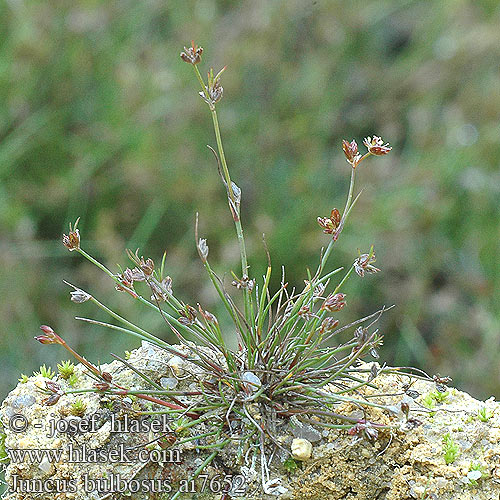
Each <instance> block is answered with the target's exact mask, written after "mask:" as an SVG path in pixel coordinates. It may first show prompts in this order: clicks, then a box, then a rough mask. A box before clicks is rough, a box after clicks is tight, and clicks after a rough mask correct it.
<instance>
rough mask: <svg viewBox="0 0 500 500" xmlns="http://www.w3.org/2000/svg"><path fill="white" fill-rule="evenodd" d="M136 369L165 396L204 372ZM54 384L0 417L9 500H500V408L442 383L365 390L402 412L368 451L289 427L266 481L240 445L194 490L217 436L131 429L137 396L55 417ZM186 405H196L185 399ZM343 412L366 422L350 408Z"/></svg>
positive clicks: (387, 420)
mask: <svg viewBox="0 0 500 500" xmlns="http://www.w3.org/2000/svg"><path fill="white" fill-rule="evenodd" d="M176 349H178V350H179V351H181V352H185V349H186V348H185V347H182V346H176ZM207 355H208V353H207ZM128 362H129V363H130V364H131V365H133V366H134V367H136V368H137V369H139V370H140V371H141V372H142V373H144V374H145V375H146V376H147V377H149V378H151V379H152V380H153V381H154V382H155V383H157V384H158V385H160V386H163V387H167V388H171V389H174V388H175V391H186V390H193V388H195V387H196V384H195V380H196V378H197V377H199V373H198V372H197V367H196V365H194V364H192V363H189V362H187V361H186V360H184V359H182V358H180V357H177V356H175V357H173V356H172V355H170V354H169V353H167V352H166V351H164V350H162V349H159V348H157V347H155V346H153V345H152V344H149V343H147V342H145V343H143V345H142V347H141V348H139V349H137V350H135V351H133V352H132V353H131V356H130V359H129V360H128ZM102 369H103V370H104V371H106V372H109V373H110V374H112V376H113V381H114V382H116V383H118V384H120V385H121V386H123V387H127V388H129V389H145V388H147V389H150V388H151V387H150V386H149V385H148V382H146V381H145V380H144V379H143V378H141V377H140V376H139V375H137V373H135V372H134V371H133V370H131V369H130V368H128V367H127V366H126V365H124V364H123V363H120V362H118V361H114V362H113V363H110V364H109V365H104V366H103V367H102ZM75 373H76V380H77V381H76V383H74V385H73V386H72V387H70V386H69V385H68V383H67V382H66V381H64V380H62V379H61V380H57V383H58V384H60V385H61V387H62V389H63V390H64V391H68V390H73V391H75V390H78V389H81V390H83V389H85V388H90V387H92V384H93V383H94V380H93V379H92V378H90V377H89V376H88V374H87V372H86V371H85V368H84V367H83V366H81V365H77V366H76V368H75ZM46 382H47V380H46V379H44V378H43V377H42V376H41V375H38V376H36V377H31V378H29V379H28V381H27V382H26V383H20V384H19V385H18V386H17V387H16V388H15V389H14V390H13V391H12V392H11V393H10V394H9V395H8V397H7V398H6V399H5V401H4V402H3V403H2V406H1V408H0V420H1V422H2V424H3V427H4V432H5V434H6V440H5V444H6V447H7V450H8V452H9V456H10V458H11V460H10V462H9V463H8V466H7V470H6V480H7V482H8V483H9V485H10V486H11V488H12V491H11V492H10V493H8V494H7V496H6V498H7V499H8V500H35V499H37V500H48V499H50V500H97V499H102V500H104V499H114V500H125V499H127V500H130V499H132V500H160V499H162V500H163V499H165V500H166V499H168V498H170V497H171V496H172V495H173V494H174V493H175V492H176V491H177V489H178V488H181V489H182V488H184V490H186V493H185V494H184V495H182V496H181V497H180V498H185V499H188V498H190V499H191V498H192V499H195V498H196V499H198V500H201V499H207V500H215V499H217V500H219V499H220V498H221V492H222V490H223V488H224V485H225V484H226V483H227V481H228V478H229V477H230V476H232V479H231V481H232V483H233V490H232V492H231V498H235V499H236V498H239V499H245V500H257V499H259V500H260V499H262V500H270V499H278V500H279V499H281V500H306V499H307V500H309V499H310V500H315V499H327V500H328V499H329V500H341V499H342V500H374V499H378V500H411V499H434V500H470V499H475V500H498V499H499V498H500V405H499V404H498V402H496V401H494V400H493V399H490V400H488V401H486V402H480V401H477V400H475V399H473V398H472V397H470V396H469V395H468V394H466V393H463V392H460V391H458V390H455V389H447V390H446V392H439V389H441V391H442V390H443V389H442V388H439V387H437V386H436V384H435V383H432V382H426V381H422V380H418V379H416V378H412V379H411V381H410V379H409V378H408V376H405V375H401V374H398V373H397V372H394V373H391V374H383V375H380V376H379V377H377V379H376V384H377V387H378V389H377V391H376V393H377V394H381V395H379V396H377V395H376V393H375V389H373V388H369V387H365V388H364V389H363V390H362V391H361V393H360V395H361V394H362V395H363V396H364V397H366V398H368V400H369V401H375V402H379V403H382V404H384V405H388V406H392V407H393V408H394V415H392V416H390V415H388V414H387V413H384V412H382V411H380V410H378V409H376V408H373V409H370V411H369V413H368V417H369V418H370V419H371V420H375V421H377V422H381V423H384V424H387V425H392V426H393V427H394V429H393V430H391V431H389V430H384V431H380V432H379V434H378V436H377V438H376V439H374V440H372V441H370V440H368V439H367V438H366V437H363V436H362V435H361V434H356V433H351V434H354V435H351V434H348V433H347V432H346V431H345V430H338V429H329V428H325V427H321V425H317V426H316V425H314V424H311V425H309V424H303V423H300V422H298V421H296V420H295V419H294V418H293V417H292V418H291V419H290V422H289V423H288V426H287V427H286V428H280V431H279V432H278V433H277V435H275V436H273V438H274V440H275V442H278V443H280V448H278V449H276V450H275V453H274V454H273V460H272V461H270V463H269V464H268V465H269V468H268V469H266V467H262V464H261V463H260V459H259V456H260V455H259V454H250V453H248V450H241V449H239V446H238V441H237V439H234V440H233V442H232V443H231V444H228V445H227V446H226V447H225V448H224V449H223V450H221V452H220V453H219V456H218V458H217V459H216V460H214V461H213V462H212V463H211V465H210V466H208V467H207V468H206V469H205V470H204V471H203V473H204V474H207V476H206V478H205V476H204V477H203V478H201V479H199V480H197V481H196V482H194V483H190V482H189V481H188V480H189V478H190V476H191V475H193V473H194V472H195V471H196V470H197V469H198V468H199V467H200V466H202V465H203V462H204V460H205V459H206V458H207V457H208V456H209V455H210V453H211V452H212V449H211V448H210V446H211V445H213V444H214V443H215V438H214V436H210V435H209V436H205V437H202V438H197V436H200V435H203V434H209V433H210V430H211V429H210V428H209V427H208V425H207V426H206V427H204V424H198V426H197V427H196V431H194V430H193V429H191V428H190V427H189V426H188V427H187V428H186V427H184V425H183V424H185V423H186V422H185V421H183V422H179V421H176V420H175V418H173V417H169V419H168V420H167V421H166V422H163V424H164V425H165V432H164V433H159V432H157V429H155V430H148V429H143V428H140V429H138V428H133V429H132V428H126V427H125V424H126V423H127V422H130V421H133V420H134V419H136V421H139V415H140V413H141V412H144V411H148V409H151V408H152V406H151V405H150V404H149V403H148V402H146V403H145V402H144V401H140V400H137V399H136V398H134V396H133V395H132V396H131V395H128V396H125V395H123V396H109V395H105V394H100V393H96V392H80V393H77V394H76V393H71V394H65V395H63V396H61V397H60V399H59V400H58V401H57V402H56V403H55V404H54V405H52V406H47V405H45V404H43V403H42V401H43V400H44V399H46V398H47V394H46V393H45V392H44V391H43V389H45V387H46ZM73 382H74V380H73ZM383 394H391V395H390V396H383ZM76 398H78V399H79V400H81V401H82V403H83V404H84V405H83V406H84V408H85V410H84V414H83V415H82V416H75V415H72V414H71V406H72V404H73V403H74V402H75V400H76ZM179 398H181V400H182V398H186V399H185V400H184V401H185V402H187V401H188V398H187V397H185V396H179ZM401 403H403V405H401ZM250 410H252V409H250ZM335 411H336V412H337V413H343V414H347V415H352V416H358V415H359V413H360V410H359V408H358V407H356V406H355V405H354V404H353V403H349V402H345V403H343V404H342V405H340V406H339V407H338V408H336V410H335ZM258 412H259V410H258V407H257V405H255V408H253V413H252V415H253V418H257V419H258V418H259V414H258ZM360 416H361V417H362V416H363V414H361V415H360ZM408 416H409V418H408ZM181 418H182V417H181ZM184 419H185V417H184ZM321 423H328V422H318V424H321ZM56 425H57V427H56ZM89 426H91V428H90V429H89ZM126 431H128V432H126ZM161 436H164V437H163V438H161V439H158V438H159V437H161ZM231 437H232V438H237V436H235V435H233V436H231ZM195 438H196V439H195ZM293 442H294V443H295V445H294V449H296V450H297V449H298V448H300V447H299V446H298V444H304V443H305V442H307V443H309V445H308V447H307V448H308V450H307V452H308V453H307V454H308V455H310V456H308V457H307V458H308V459H307V460H305V461H303V462H295V464H293V462H292V465H293V467H291V466H290V455H289V454H287V453H286V452H285V450H290V449H291V446H292V443H293ZM297 443H298V444H297ZM311 443H312V445H311ZM269 449H270V450H271V449H272V448H271V447H270V448H269ZM37 450H38V451H37ZM301 450H302V448H301ZM301 450H299V451H301ZM302 451H303V450H302ZM28 452H30V453H34V452H35V453H38V455H36V454H35V455H33V454H32V455H31V456H29V453H28ZM309 452H310V453H309ZM141 453H142V455H141V456H140V457H139V454H141ZM270 455H271V453H270V454H269V456H268V457H267V458H268V459H269V458H270ZM301 456H302V455H301ZM304 457H305V455H304ZM298 458H300V457H298ZM263 471H264V472H263ZM120 481H121V482H120ZM240 483H243V484H240ZM101 487H102V488H101ZM135 488H137V490H138V491H137V492H136V491H135ZM44 489H45V491H44ZM49 489H50V491H48V490H49ZM148 489H149V490H151V489H153V490H157V489H158V490H160V492H158V493H156V492H154V491H153V492H151V491H147V490H148ZM40 492H41V493H40Z"/></svg>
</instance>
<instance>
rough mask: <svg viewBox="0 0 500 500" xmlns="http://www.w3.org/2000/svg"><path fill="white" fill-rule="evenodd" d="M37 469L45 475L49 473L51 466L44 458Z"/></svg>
mask: <svg viewBox="0 0 500 500" xmlns="http://www.w3.org/2000/svg"><path fill="white" fill-rule="evenodd" d="M38 468H39V469H40V470H41V471H42V472H44V473H45V474H48V473H49V472H50V469H51V464H50V462H49V460H48V459H47V457H44V459H43V460H42V461H41V462H40V463H39V464H38Z"/></svg>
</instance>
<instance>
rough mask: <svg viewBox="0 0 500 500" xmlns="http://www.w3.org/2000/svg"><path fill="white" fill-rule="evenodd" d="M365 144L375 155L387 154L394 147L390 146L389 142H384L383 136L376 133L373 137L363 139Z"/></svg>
mask: <svg viewBox="0 0 500 500" xmlns="http://www.w3.org/2000/svg"><path fill="white" fill-rule="evenodd" d="M363 144H364V145H365V146H366V148H367V149H368V152H369V153H370V154H372V155H375V156H383V155H386V154H387V153H388V152H389V151H390V150H391V149H392V148H391V147H390V146H389V143H388V142H387V143H386V144H384V141H383V140H382V138H381V137H377V136H376V135H374V136H373V137H366V138H365V139H364V140H363Z"/></svg>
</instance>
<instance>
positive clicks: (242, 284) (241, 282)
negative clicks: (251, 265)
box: [231, 274, 255, 292]
mask: <svg viewBox="0 0 500 500" xmlns="http://www.w3.org/2000/svg"><path fill="white" fill-rule="evenodd" d="M231 285H233V286H235V287H236V288H237V289H238V290H241V289H242V288H248V291H249V292H251V291H252V290H253V288H254V286H255V280H254V279H250V278H249V277H248V276H247V275H246V274H245V275H244V276H243V278H241V279H239V278H237V277H235V279H234V280H233V281H232V282H231Z"/></svg>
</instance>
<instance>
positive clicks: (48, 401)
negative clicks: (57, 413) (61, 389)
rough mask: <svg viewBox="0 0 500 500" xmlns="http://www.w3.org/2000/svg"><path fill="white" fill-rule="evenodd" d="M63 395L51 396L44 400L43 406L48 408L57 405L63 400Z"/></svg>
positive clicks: (55, 394)
mask: <svg viewBox="0 0 500 500" xmlns="http://www.w3.org/2000/svg"><path fill="white" fill-rule="evenodd" d="M61 396H62V394H58V393H54V394H51V395H50V396H49V397H48V398H45V399H42V404H44V405H46V406H53V405H55V404H56V403H57V402H58V401H59V399H61Z"/></svg>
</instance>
